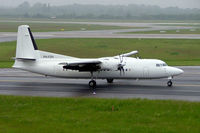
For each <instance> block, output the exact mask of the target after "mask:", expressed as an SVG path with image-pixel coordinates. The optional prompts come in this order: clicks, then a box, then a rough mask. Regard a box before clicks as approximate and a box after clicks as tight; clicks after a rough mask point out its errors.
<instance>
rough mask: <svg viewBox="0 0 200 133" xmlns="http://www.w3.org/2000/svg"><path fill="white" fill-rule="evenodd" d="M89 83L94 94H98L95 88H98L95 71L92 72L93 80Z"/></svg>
mask: <svg viewBox="0 0 200 133" xmlns="http://www.w3.org/2000/svg"><path fill="white" fill-rule="evenodd" d="M88 85H89V87H90V88H91V89H92V90H93V95H96V92H95V88H96V85H97V83H96V81H95V80H94V78H93V72H91V80H90V82H89V84H88Z"/></svg>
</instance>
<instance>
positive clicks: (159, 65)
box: [156, 63, 167, 67]
mask: <svg viewBox="0 0 200 133" xmlns="http://www.w3.org/2000/svg"><path fill="white" fill-rule="evenodd" d="M163 66H167V64H166V63H162V64H156V67H163Z"/></svg>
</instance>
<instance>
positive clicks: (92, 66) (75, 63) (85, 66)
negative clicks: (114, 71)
mask: <svg viewBox="0 0 200 133" xmlns="http://www.w3.org/2000/svg"><path fill="white" fill-rule="evenodd" d="M99 64H101V61H99V60H97V59H80V60H71V61H66V62H62V63H59V65H63V69H66V70H67V69H71V70H78V71H98V70H99V69H100V68H101V67H100V65H99Z"/></svg>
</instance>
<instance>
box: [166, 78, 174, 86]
mask: <svg viewBox="0 0 200 133" xmlns="http://www.w3.org/2000/svg"><path fill="white" fill-rule="evenodd" d="M168 79H169V81H168V82H167V86H168V87H172V85H173V82H172V79H173V77H169V78H168Z"/></svg>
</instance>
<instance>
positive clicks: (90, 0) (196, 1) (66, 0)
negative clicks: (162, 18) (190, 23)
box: [0, 0, 200, 8]
mask: <svg viewBox="0 0 200 133" xmlns="http://www.w3.org/2000/svg"><path fill="white" fill-rule="evenodd" d="M24 1H28V2H29V3H30V4H34V3H36V2H42V3H50V5H68V4H74V3H76V4H104V5H107V4H112V5H114V4H119V5H127V4H145V5H158V6H161V7H169V6H177V7H180V8H200V0H0V3H1V4H0V6H10V7H13V6H17V5H19V4H20V3H22V2H24Z"/></svg>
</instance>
